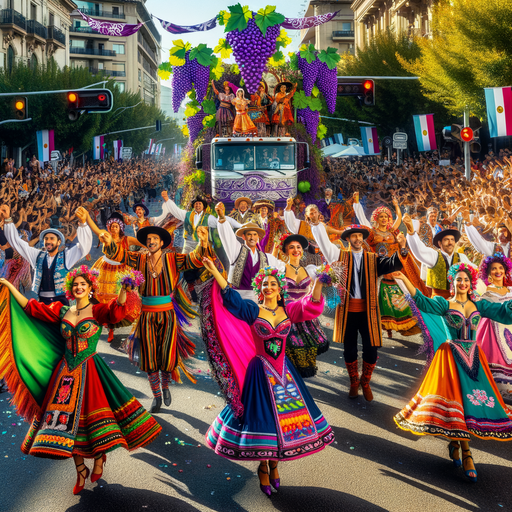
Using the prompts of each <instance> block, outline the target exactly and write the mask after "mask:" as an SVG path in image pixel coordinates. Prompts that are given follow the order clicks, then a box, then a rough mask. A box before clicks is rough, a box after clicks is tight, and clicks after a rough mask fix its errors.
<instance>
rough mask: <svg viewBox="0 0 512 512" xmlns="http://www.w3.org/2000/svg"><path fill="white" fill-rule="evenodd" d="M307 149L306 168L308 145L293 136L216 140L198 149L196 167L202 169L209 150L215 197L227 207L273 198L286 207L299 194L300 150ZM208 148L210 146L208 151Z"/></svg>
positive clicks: (213, 194) (217, 138)
mask: <svg viewBox="0 0 512 512" xmlns="http://www.w3.org/2000/svg"><path fill="white" fill-rule="evenodd" d="M300 144H304V146H305V156H306V157H305V164H304V165H305V169H307V168H308V167H309V165H310V164H309V146H308V145H307V143H305V142H297V141H296V140H295V139H294V138H292V137H215V138H214V139H213V140H212V142H211V143H209V144H202V145H200V146H198V148H197V150H196V167H197V168H198V169H203V160H202V157H203V151H208V150H209V151H210V162H211V168H210V169H206V168H205V169H203V171H204V172H210V173H211V180H212V196H213V198H214V200H215V201H221V202H223V203H225V204H226V205H228V206H231V205H233V204H234V202H235V201H236V200H237V199H238V198H239V197H249V198H250V199H251V200H252V201H253V202H254V201H256V200H257V199H270V200H271V201H274V203H275V204H276V206H284V205H285V204H286V200H287V199H288V198H289V197H295V196H296V195H297V174H298V173H299V172H300V171H302V170H304V169H298V168H297V166H298V161H299V159H298V147H299V145H300ZM208 146H210V147H209V148H208Z"/></svg>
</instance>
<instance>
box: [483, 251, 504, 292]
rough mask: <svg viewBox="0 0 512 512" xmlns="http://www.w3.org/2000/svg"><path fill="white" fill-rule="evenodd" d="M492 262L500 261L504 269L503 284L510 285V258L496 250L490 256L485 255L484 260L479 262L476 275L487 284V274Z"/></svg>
mask: <svg viewBox="0 0 512 512" xmlns="http://www.w3.org/2000/svg"><path fill="white" fill-rule="evenodd" d="M493 263H500V264H501V265H503V268H504V269H505V278H504V279H503V284H505V285H506V286H509V285H512V260H510V259H509V258H507V257H505V256H504V255H503V254H502V253H501V252H496V253H494V254H493V255H492V256H487V258H485V260H484V261H482V263H481V264H480V269H479V272H478V277H479V278H480V279H481V280H482V281H483V282H484V283H485V284H486V285H487V286H489V274H490V271H491V265H492V264H493Z"/></svg>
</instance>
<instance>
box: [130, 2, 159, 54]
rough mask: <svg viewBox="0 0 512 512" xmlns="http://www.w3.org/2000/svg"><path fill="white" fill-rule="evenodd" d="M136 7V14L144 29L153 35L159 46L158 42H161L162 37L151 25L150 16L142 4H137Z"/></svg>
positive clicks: (152, 24) (153, 25)
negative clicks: (144, 26)
mask: <svg viewBox="0 0 512 512" xmlns="http://www.w3.org/2000/svg"><path fill="white" fill-rule="evenodd" d="M136 6H137V7H136V9H137V14H138V15H139V16H140V17H141V18H142V21H144V22H145V23H146V28H147V29H148V30H149V31H150V32H151V33H152V34H153V37H154V38H155V39H156V41H157V43H159V44H160V42H161V41H162V36H161V35H160V32H158V30H157V28H156V27H155V24H154V23H153V20H152V19H151V15H150V14H149V12H148V10H147V9H146V6H145V5H144V4H143V3H142V2H137V3H136Z"/></svg>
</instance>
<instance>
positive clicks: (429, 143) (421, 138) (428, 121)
mask: <svg viewBox="0 0 512 512" xmlns="http://www.w3.org/2000/svg"><path fill="white" fill-rule="evenodd" d="M412 117H413V120H414V131H415V132H416V142H417V143H418V150H419V151H434V150H435V149H437V142H436V132H435V130H434V114H425V115H422V116H412Z"/></svg>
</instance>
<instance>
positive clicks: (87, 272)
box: [64, 265, 100, 300]
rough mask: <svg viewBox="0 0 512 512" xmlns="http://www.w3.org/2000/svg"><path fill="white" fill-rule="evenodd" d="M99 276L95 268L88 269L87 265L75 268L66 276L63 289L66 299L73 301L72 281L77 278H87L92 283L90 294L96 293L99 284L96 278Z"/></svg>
mask: <svg viewBox="0 0 512 512" xmlns="http://www.w3.org/2000/svg"><path fill="white" fill-rule="evenodd" d="M99 275H100V273H99V271H98V270H96V269H95V268H89V267H88V266H87V265H80V266H79V267H78V268H75V269H74V270H72V271H71V272H68V274H67V276H66V283H65V285H64V287H65V288H66V298H67V299H68V300H73V299H74V298H75V297H74V295H73V291H72V290H73V281H74V280H75V278H76V277H78V276H87V278H88V279H89V280H90V281H91V283H92V293H93V295H94V294H95V293H96V292H97V291H98V288H99V283H98V276H99Z"/></svg>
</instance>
